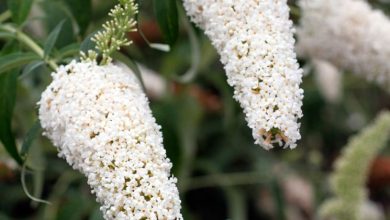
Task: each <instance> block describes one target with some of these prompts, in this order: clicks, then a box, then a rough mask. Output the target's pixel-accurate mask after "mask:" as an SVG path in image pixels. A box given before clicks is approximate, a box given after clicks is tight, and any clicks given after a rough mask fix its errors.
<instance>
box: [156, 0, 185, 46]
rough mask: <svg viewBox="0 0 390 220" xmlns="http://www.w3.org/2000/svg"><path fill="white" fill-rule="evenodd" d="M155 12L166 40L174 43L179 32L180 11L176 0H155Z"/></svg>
mask: <svg viewBox="0 0 390 220" xmlns="http://www.w3.org/2000/svg"><path fill="white" fill-rule="evenodd" d="M153 4H154V12H155V14H156V18H157V22H158V24H159V26H160V29H161V31H162V33H163V35H164V38H165V40H166V41H167V42H168V43H169V44H170V45H172V44H173V43H175V41H176V39H177V36H178V32H179V21H178V11H177V5H176V1H175V0H154V1H153Z"/></svg>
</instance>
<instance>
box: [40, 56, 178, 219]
mask: <svg viewBox="0 0 390 220" xmlns="http://www.w3.org/2000/svg"><path fill="white" fill-rule="evenodd" d="M52 75H53V82H52V83H51V84H50V85H49V87H48V88H47V89H46V91H44V92H43V94H42V98H41V100H40V103H39V104H40V107H39V119H40V121H41V124H42V127H43V128H44V130H45V135H46V136H47V137H49V138H50V139H51V140H52V142H53V143H54V145H55V146H56V147H57V148H58V150H59V156H61V157H63V158H65V159H66V160H67V162H68V163H69V164H71V165H72V166H73V168H74V169H77V170H79V171H80V172H81V173H83V174H84V175H85V176H86V177H87V178H88V184H89V185H90V186H91V188H92V192H93V193H94V194H96V197H97V201H98V202H100V203H101V205H102V206H101V210H102V211H103V214H104V218H105V219H109V220H111V219H123V220H128V219H134V220H142V219H151V220H157V219H159V220H162V219H165V220H174V219H178V220H179V219H182V216H181V214H180V208H181V205H180V199H179V194H178V190H177V187H176V179H175V178H174V177H172V176H171V175H170V169H171V163H170V161H169V159H167V158H166V152H165V149H164V147H163V145H162V135H161V132H160V126H159V125H157V124H156V121H155V118H154V117H153V116H152V113H151V110H150V108H149V106H148V100H147V98H146V96H145V94H144V93H143V91H142V89H141V86H140V84H139V81H138V80H137V78H136V77H135V75H134V74H129V73H128V72H125V71H124V70H123V69H122V68H120V67H117V66H115V65H113V64H107V65H105V66H99V65H97V64H96V62H83V63H78V62H75V61H72V62H71V63H70V64H68V65H66V66H61V67H59V68H58V70H57V72H55V73H53V74H52Z"/></svg>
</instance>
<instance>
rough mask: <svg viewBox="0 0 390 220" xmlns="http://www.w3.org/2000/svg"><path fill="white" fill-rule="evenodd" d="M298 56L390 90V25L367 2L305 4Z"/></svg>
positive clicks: (321, 0) (312, 1)
mask: <svg viewBox="0 0 390 220" xmlns="http://www.w3.org/2000/svg"><path fill="white" fill-rule="evenodd" d="M299 5H300V7H301V9H302V17H301V20H300V26H299V28H298V30H297V36H298V44H297V50H298V53H299V54H301V55H302V56H305V57H310V58H312V59H323V60H327V61H329V62H331V63H332V64H333V65H335V66H337V67H338V68H340V69H343V70H349V71H352V72H353V73H355V74H357V75H359V76H362V77H365V78H366V79H368V80H369V81H374V82H376V83H378V84H379V85H381V86H383V87H384V88H385V89H387V90H388V91H390V90H389V88H390V62H389V59H390V21H389V19H388V18H387V17H386V15H385V14H384V13H382V12H381V11H380V10H376V9H372V8H371V6H370V5H369V4H368V3H367V2H366V1H363V0H343V1H340V0H310V1H307V0H301V1H300V3H299Z"/></svg>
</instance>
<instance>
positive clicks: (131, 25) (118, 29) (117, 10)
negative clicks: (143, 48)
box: [81, 0, 138, 65]
mask: <svg viewBox="0 0 390 220" xmlns="http://www.w3.org/2000/svg"><path fill="white" fill-rule="evenodd" d="M137 13H138V5H137V4H136V3H135V2H134V0H119V4H117V5H116V6H115V7H114V8H113V9H111V11H110V13H109V14H108V15H109V16H110V17H111V18H112V19H111V20H109V21H107V22H106V23H105V24H103V29H104V30H102V31H99V32H98V33H97V34H96V35H95V36H93V38H92V41H93V42H95V43H96V49H97V50H98V51H99V52H100V53H101V55H102V60H101V64H102V65H106V64H108V63H110V62H111V60H112V58H111V57H110V55H111V54H112V53H113V52H114V51H116V50H119V49H120V47H121V46H129V45H130V44H131V43H132V41H130V40H129V39H128V38H127V33H128V32H132V31H136V30H137V27H136V24H137V22H136V20H135V19H134V17H135V15H136V14H137ZM81 57H82V60H89V61H91V60H96V53H94V52H93V51H88V55H85V54H83V53H82V54H81Z"/></svg>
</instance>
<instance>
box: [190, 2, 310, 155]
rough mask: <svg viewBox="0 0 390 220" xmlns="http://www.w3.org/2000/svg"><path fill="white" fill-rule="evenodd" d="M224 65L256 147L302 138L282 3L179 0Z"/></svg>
mask: <svg viewBox="0 0 390 220" xmlns="http://www.w3.org/2000/svg"><path fill="white" fill-rule="evenodd" d="M184 7H185V9H186V11H187V13H188V15H189V16H190V17H191V19H192V21H193V22H195V23H196V24H197V25H198V26H199V27H200V28H202V29H203V30H204V31H205V33H206V35H207V36H208V37H209V38H210V39H211V42H212V44H213V45H214V47H215V48H216V49H217V51H218V53H219V54H220V56H221V62H222V63H223V64H224V66H225V71H226V74H227V77H228V83H229V84H230V85H231V86H233V87H234V98H235V99H236V100H237V101H238V102H239V103H240V105H241V107H242V108H243V110H244V113H245V117H246V120H247V122H248V126H249V127H250V128H251V129H252V134H253V137H254V139H255V143H256V144H260V145H261V146H263V147H264V148H265V149H270V148H272V147H273V146H274V145H280V146H284V147H290V148H295V147H296V141H297V140H299V139H300V138H301V136H300V133H299V127H300V124H299V123H298V119H299V118H300V117H302V111H301V106H302V98H303V90H302V89H300V88H299V84H300V83H301V81H302V70H301V69H300V68H299V65H298V63H297V59H296V55H295V53H294V38H293V28H292V22H291V21H290V20H289V8H288V6H287V1H286V0H278V1H259V0H234V1H233V0H184Z"/></svg>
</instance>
